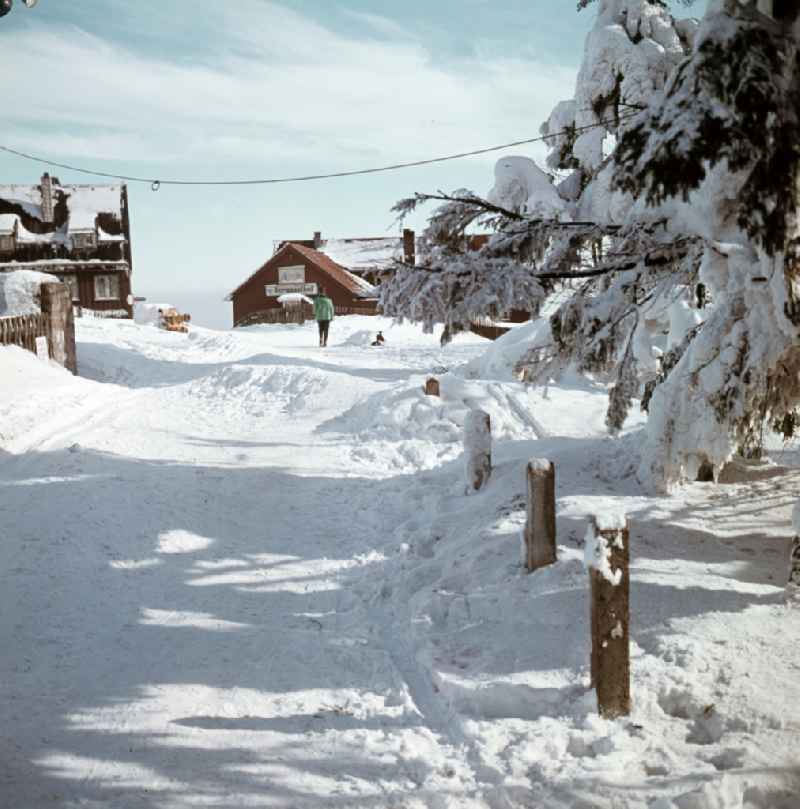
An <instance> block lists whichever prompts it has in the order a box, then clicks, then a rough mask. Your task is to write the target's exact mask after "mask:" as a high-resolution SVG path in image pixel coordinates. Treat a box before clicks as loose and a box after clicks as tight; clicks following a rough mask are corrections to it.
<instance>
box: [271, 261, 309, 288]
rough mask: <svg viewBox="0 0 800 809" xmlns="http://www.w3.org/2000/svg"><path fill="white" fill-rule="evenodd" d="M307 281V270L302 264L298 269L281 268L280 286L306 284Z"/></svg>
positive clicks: (279, 269)
mask: <svg viewBox="0 0 800 809" xmlns="http://www.w3.org/2000/svg"><path fill="white" fill-rule="evenodd" d="M305 281H306V268H305V267H304V266H303V265H302V264H300V265H299V266H297V267H279V268H278V283H279V284H304V283H305Z"/></svg>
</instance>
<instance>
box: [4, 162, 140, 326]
mask: <svg viewBox="0 0 800 809" xmlns="http://www.w3.org/2000/svg"><path fill="white" fill-rule="evenodd" d="M131 268H132V267H131V236H130V222H129V219H128V192H127V188H126V187H125V185H61V183H59V181H58V179H57V178H55V177H50V175H48V174H45V175H43V177H42V180H41V183H40V184H39V185H0V272H9V271H12V270H37V271H39V272H46V273H51V274H52V275H56V276H58V278H60V279H61V280H62V281H63V282H64V283H65V284H66V285H67V286H68V287H69V289H70V292H71V294H72V301H73V304H75V305H76V306H80V307H81V308H82V309H87V310H92V311H95V312H97V313H99V314H102V315H105V316H110V317H132V316H133V297H132V295H131Z"/></svg>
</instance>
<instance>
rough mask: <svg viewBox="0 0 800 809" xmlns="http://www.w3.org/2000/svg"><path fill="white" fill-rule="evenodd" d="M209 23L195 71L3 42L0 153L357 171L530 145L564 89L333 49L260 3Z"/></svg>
mask: <svg viewBox="0 0 800 809" xmlns="http://www.w3.org/2000/svg"><path fill="white" fill-rule="evenodd" d="M215 13H216V14H217V17H216V18H213V19H206V20H204V25H206V26H208V27H209V28H210V29H212V30H214V31H215V34H214V38H213V40H208V44H209V52H208V53H206V54H204V55H203V58H202V60H201V59H198V58H194V59H192V60H187V59H181V58H180V57H179V56H176V55H173V56H170V55H162V56H154V55H152V54H151V53H147V52H146V51H144V50H139V49H136V48H135V47H134V45H133V44H130V45H129V46H128V47H125V48H123V47H120V46H119V45H117V44H115V43H113V42H112V41H110V40H106V39H101V38H99V37H97V36H94V35H92V34H89V33H87V32H86V31H83V30H81V29H79V28H74V27H59V28H54V27H52V26H50V27H44V25H43V24H42V23H40V22H37V23H36V24H35V25H32V26H31V27H30V28H29V29H28V30H26V31H23V32H21V33H18V34H16V35H15V36H14V38H13V39H12V40H10V41H9V42H4V43H3V53H4V64H5V65H6V69H7V74H6V76H5V77H4V78H5V80H4V110H5V111H4V118H5V120H6V126H7V129H6V132H7V135H6V138H7V139H8V140H7V145H10V146H13V147H16V148H26V147H27V149H28V150H30V151H34V147H35V149H36V150H38V151H41V152H43V153H45V154H47V155H48V156H50V157H53V158H54V159H66V158H70V159H73V160H74V162H77V161H76V160H75V158H76V157H80V158H81V160H82V162H83V163H87V162H90V159H91V158H96V159H109V160H125V161H143V162H149V163H154V164H155V163H163V162H169V163H170V164H172V165H171V168H173V169H174V171H175V173H178V174H179V173H180V165H181V163H183V164H184V165H196V164H198V163H206V164H212V163H213V164H215V165H217V166H219V165H220V164H225V163H226V162H228V161H234V160H235V161H236V162H237V163H238V164H239V165H240V166H241V164H242V163H247V164H248V165H249V166H252V167H253V169H254V170H256V171H260V172H263V171H264V170H270V171H272V172H275V173H281V167H282V166H283V165H285V166H286V168H287V170H289V169H290V168H291V167H294V168H296V167H297V165H298V164H307V165H308V166H309V167H314V166H317V167H318V166H320V165H324V166H325V167H326V168H327V167H331V168H334V169H341V168H351V167H354V166H355V167H361V166H363V165H373V164H375V163H380V162H388V161H395V160H413V159H418V158H426V157H431V156H435V155H439V154H443V153H448V152H452V151H462V150H466V149H469V148H473V147H484V146H487V145H491V144H493V143H501V142H503V141H504V140H516V139H520V138H524V137H533V136H535V135H536V134H537V131H538V126H539V123H540V121H541V120H543V119H544V118H545V117H546V116H547V114H548V113H549V111H550V108H551V107H552V105H553V104H554V103H555V102H556V101H558V100H559V99H560V98H562V97H564V96H566V95H569V94H570V93H571V90H572V85H573V83H574V75H573V71H572V70H570V69H557V68H552V67H548V66H544V65H540V64H537V63H535V62H532V61H525V60H513V59H508V58H507V59H484V60H482V61H465V62H464V63H462V64H459V65H450V66H448V67H447V68H445V67H443V66H442V65H440V64H438V65H434V64H432V63H431V61H430V59H429V57H428V54H427V53H426V51H425V50H424V48H423V47H422V46H421V45H420V44H419V43H416V42H414V41H413V40H411V39H409V38H400V37H398V38H396V39H390V40H386V39H374V38H369V37H365V38H362V39H355V38H351V37H347V36H342V35H340V34H337V33H335V32H333V31H330V30H327V29H325V28H324V27H322V26H321V25H319V24H318V23H317V22H315V21H314V20H311V19H308V18H306V17H303V16H301V15H299V14H297V13H296V12H294V11H291V10H290V9H287V8H285V7H283V6H281V5H278V4H275V3H271V2H254V0H237V2H236V3H225V4H223V5H222V8H221V9H220V10H219V11H217V12H215ZM369 16H370V18H371V19H370V20H368V21H367V22H369V23H370V26H371V27H372V28H373V29H375V28H380V27H381V26H383V29H384V30H383V31H382V33H388V32H389V30H390V29H391V28H392V26H393V25H394V24H393V23H391V21H389V20H386V21H385V23H384V22H381V21H382V20H383V19H384V18H373V17H374V15H369ZM189 24H190V21H187V22H186V25H187V26H188V25H189ZM387 25H388V27H387ZM190 33H191V32H190V31H188V30H180V29H178V30H177V31H176V36H177V35H178V34H180V36H181V37H186V36H187V34H190ZM132 41H139V40H132ZM212 46H213V49H212ZM237 173H238V174H241V169H240V170H239V171H238V172H237Z"/></svg>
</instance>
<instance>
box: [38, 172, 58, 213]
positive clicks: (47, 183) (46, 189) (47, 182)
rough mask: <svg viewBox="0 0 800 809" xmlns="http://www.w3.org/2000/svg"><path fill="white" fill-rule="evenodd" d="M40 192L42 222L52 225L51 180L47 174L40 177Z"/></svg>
mask: <svg viewBox="0 0 800 809" xmlns="http://www.w3.org/2000/svg"><path fill="white" fill-rule="evenodd" d="M41 191H42V222H48V223H52V222H53V221H54V220H55V213H54V210H53V180H52V179H51V177H50V175H49V174H48V173H47V172H45V173H44V174H43V175H42V185H41Z"/></svg>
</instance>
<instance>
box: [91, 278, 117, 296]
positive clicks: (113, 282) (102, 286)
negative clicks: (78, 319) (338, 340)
mask: <svg viewBox="0 0 800 809" xmlns="http://www.w3.org/2000/svg"><path fill="white" fill-rule="evenodd" d="M94 299H95V300H96V301H118V300H119V276H117V275H96V276H95V278H94Z"/></svg>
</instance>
